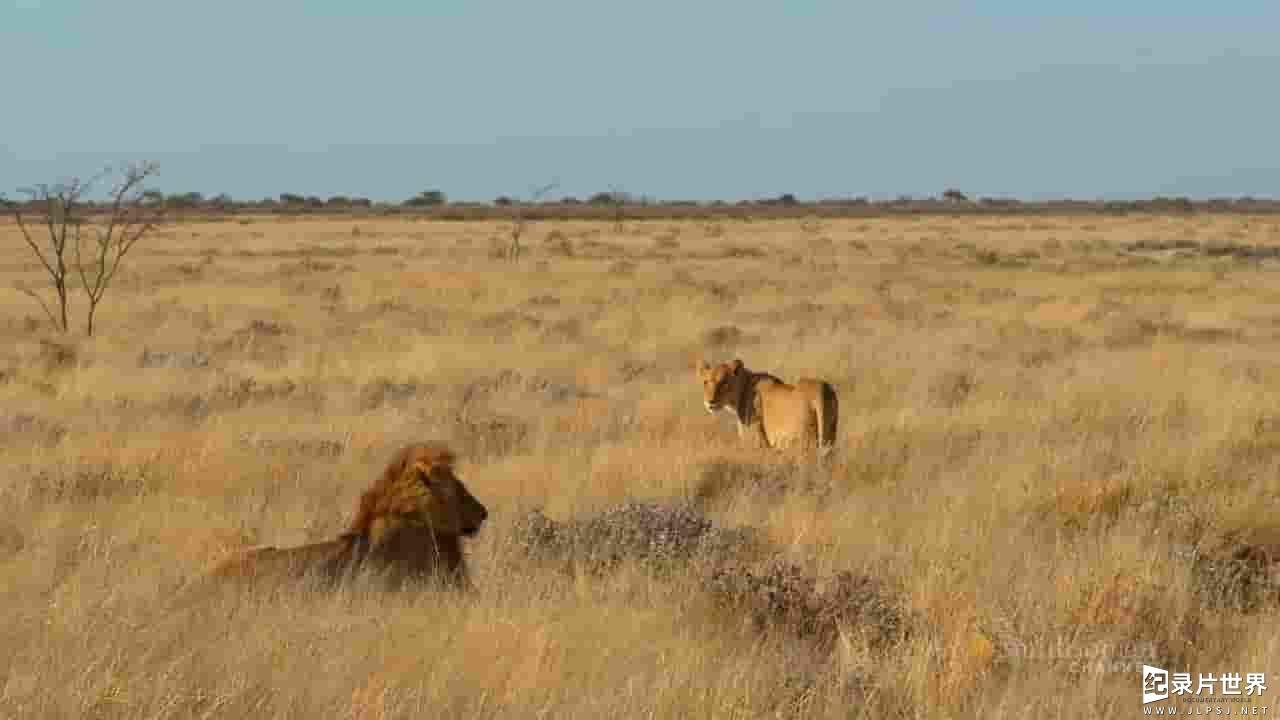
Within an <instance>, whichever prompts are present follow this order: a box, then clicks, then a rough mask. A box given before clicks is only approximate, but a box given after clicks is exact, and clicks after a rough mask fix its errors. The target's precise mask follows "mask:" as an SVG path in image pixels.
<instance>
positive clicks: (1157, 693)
mask: <svg viewBox="0 0 1280 720" xmlns="http://www.w3.org/2000/svg"><path fill="white" fill-rule="evenodd" d="M1168 697H1169V671H1168V670H1161V669H1160V668H1158V667H1151V666H1150V665H1143V666H1142V704H1143V705H1146V704H1147V703H1152V702H1155V701H1157V700H1164V699H1166V698H1168Z"/></svg>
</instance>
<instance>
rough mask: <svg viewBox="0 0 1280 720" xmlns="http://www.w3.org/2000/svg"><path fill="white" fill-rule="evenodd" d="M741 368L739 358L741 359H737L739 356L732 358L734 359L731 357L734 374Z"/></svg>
mask: <svg viewBox="0 0 1280 720" xmlns="http://www.w3.org/2000/svg"><path fill="white" fill-rule="evenodd" d="M741 369H742V360H741V359H739V358H734V359H733V372H734V373H735V374H736V373H737V372H738V371H739V370H741Z"/></svg>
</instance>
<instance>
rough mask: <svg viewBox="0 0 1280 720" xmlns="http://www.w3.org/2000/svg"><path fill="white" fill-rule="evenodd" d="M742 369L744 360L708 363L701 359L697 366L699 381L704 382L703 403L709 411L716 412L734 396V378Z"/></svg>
mask: <svg viewBox="0 0 1280 720" xmlns="http://www.w3.org/2000/svg"><path fill="white" fill-rule="evenodd" d="M741 371H742V361H741V360H734V361H733V362H732V363H720V364H718V365H708V364H707V363H706V362H705V361H700V362H699V363H698V367H697V373H698V381H699V382H701V383H702V404H703V406H704V407H706V409H707V412H709V413H711V414H713V415H714V414H715V413H717V412H719V411H720V410H722V409H723V408H724V406H725V404H726V403H728V402H729V400H730V399H731V398H732V395H731V394H730V393H731V390H732V386H733V380H734V378H736V377H737V375H738V373H739V372H741Z"/></svg>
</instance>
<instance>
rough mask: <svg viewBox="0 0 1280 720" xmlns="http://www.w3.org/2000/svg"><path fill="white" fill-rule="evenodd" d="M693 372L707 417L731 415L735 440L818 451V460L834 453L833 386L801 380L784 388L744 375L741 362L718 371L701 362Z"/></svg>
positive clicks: (760, 376) (771, 379)
mask: <svg viewBox="0 0 1280 720" xmlns="http://www.w3.org/2000/svg"><path fill="white" fill-rule="evenodd" d="M696 372H697V375H698V380H699V381H700V382H701V383H702V401H703V404H704V405H705V406H706V408H707V412H709V413H712V414H715V413H716V412H718V411H720V410H725V411H728V412H731V413H733V415H734V417H736V418H737V420H738V435H739V437H742V438H748V437H749V434H750V436H754V438H755V439H756V441H757V442H759V443H761V444H762V445H763V446H764V447H771V448H779V449H781V448H786V447H795V446H797V445H798V446H800V447H804V448H806V449H808V448H812V447H814V446H815V445H816V446H817V450H818V454H819V456H825V455H826V454H827V453H829V452H831V449H832V448H833V447H834V444H835V439H836V424H837V422H838V420H839V402H838V401H837V399H836V391H835V388H833V387H832V386H831V383H828V382H826V381H825V380H815V379H812V378H802V379H800V380H799V381H797V382H796V384H794V385H788V384H787V383H785V382H783V381H781V380H779V379H778V378H776V377H774V376H773V375H770V374H769V373H763V372H752V371H750V370H748V369H747V368H745V367H743V365H742V361H741V360H734V361H733V362H731V363H720V364H719V365H708V364H707V363H706V361H705V360H699V361H698V366H697V368H696ZM815 441H816V442H815Z"/></svg>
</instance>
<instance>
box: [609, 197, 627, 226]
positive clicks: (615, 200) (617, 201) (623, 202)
mask: <svg viewBox="0 0 1280 720" xmlns="http://www.w3.org/2000/svg"><path fill="white" fill-rule="evenodd" d="M609 202H610V203H612V204H613V229H614V231H615V232H618V233H621V232H622V225H623V221H624V220H625V219H626V208H627V193H626V192H625V191H623V189H622V188H620V187H618V186H617V185H610V186H609Z"/></svg>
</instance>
